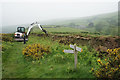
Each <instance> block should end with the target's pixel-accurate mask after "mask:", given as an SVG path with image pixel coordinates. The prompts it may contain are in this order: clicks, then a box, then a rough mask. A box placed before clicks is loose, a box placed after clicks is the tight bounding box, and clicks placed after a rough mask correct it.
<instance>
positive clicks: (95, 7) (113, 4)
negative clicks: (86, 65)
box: [0, 0, 118, 26]
mask: <svg viewBox="0 0 120 80" xmlns="http://www.w3.org/2000/svg"><path fill="white" fill-rule="evenodd" d="M17 1H18V2H17ZM0 6H1V8H2V11H1V10H0V12H2V26H8V25H19V24H31V23H32V22H34V21H39V22H43V21H48V20H53V19H67V18H78V17H85V16H92V15H97V14H103V13H109V12H115V11H117V10H118V0H98V1H97V0H91V1H90V0H85V1H81V0H79V1H78V0H58V2H57V1H55V0H45V1H42V0H40V1H37V0H29V1H28V0H27V1H25V0H16V1H15V0H12V1H11V2H10V1H9V0H4V1H3V2H2V4H1V5H0ZM0 22H1V21H0Z"/></svg>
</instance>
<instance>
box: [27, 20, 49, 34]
mask: <svg viewBox="0 0 120 80" xmlns="http://www.w3.org/2000/svg"><path fill="white" fill-rule="evenodd" d="M34 26H38V27H39V28H40V30H42V31H43V32H44V33H45V34H47V31H46V30H44V29H43V28H42V26H41V25H40V24H39V23H37V22H36V23H32V24H31V26H30V27H29V28H28V31H27V36H28V35H29V33H30V31H31V29H32V28H33V27H34Z"/></svg>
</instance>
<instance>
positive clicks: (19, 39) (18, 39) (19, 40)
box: [14, 38, 28, 42]
mask: <svg viewBox="0 0 120 80" xmlns="http://www.w3.org/2000/svg"><path fill="white" fill-rule="evenodd" d="M14 40H15V41H18V42H22V41H24V39H23V38H15V39H14ZM25 41H28V38H26V39H25Z"/></svg>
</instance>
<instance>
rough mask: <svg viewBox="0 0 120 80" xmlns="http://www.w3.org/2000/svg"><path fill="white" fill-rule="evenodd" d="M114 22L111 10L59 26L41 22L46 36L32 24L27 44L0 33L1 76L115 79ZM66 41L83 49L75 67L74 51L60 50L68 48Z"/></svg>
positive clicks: (119, 57)
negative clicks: (108, 12) (72, 52)
mask: <svg viewBox="0 0 120 80" xmlns="http://www.w3.org/2000/svg"><path fill="white" fill-rule="evenodd" d="M117 23H118V21H117V15H116V13H111V14H104V15H97V16H92V17H86V18H81V19H73V20H69V21H64V22H62V23H60V24H61V25H60V24H59V23H56V25H43V28H44V29H45V30H47V32H48V36H47V35H44V33H43V32H42V31H41V30H40V29H39V28H38V27H34V28H33V29H32V31H31V33H32V34H30V35H29V37H28V42H26V44H23V42H15V41H14V39H13V36H14V34H2V40H0V42H2V44H0V46H1V48H2V51H1V52H2V53H1V54H2V77H3V78H108V77H109V78H118V77H119V75H120V73H119V71H120V64H119V63H120V62H119V61H120V51H119V50H120V49H119V48H118V47H120V46H119V41H120V37H119V36H116V35H118V32H117V29H118V28H117ZM81 25H82V26H81ZM0 35H1V34H0ZM69 44H76V45H77V46H78V47H80V48H82V49H83V52H78V64H77V69H75V68H74V54H69V53H64V52H63V50H64V49H71V48H70V47H69ZM116 47H117V48H116ZM109 48H111V49H110V50H109ZM107 50H108V52H107ZM1 54H0V55H1ZM0 66H1V65H0Z"/></svg>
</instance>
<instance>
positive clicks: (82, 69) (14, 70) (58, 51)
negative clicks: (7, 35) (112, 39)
mask: <svg viewBox="0 0 120 80" xmlns="http://www.w3.org/2000/svg"><path fill="white" fill-rule="evenodd" d="M35 43H40V44H43V45H48V46H50V48H51V53H50V54H48V55H46V56H44V57H45V58H44V59H40V60H39V61H31V60H26V59H25V58H24V56H23V54H22V50H23V48H25V46H27V45H28V44H35ZM3 45H6V46H10V47H9V48H7V49H6V50H4V51H3V53H2V59H3V65H2V67H3V73H2V77H3V78H95V76H94V75H93V74H92V73H91V72H90V70H91V68H92V67H94V66H96V58H95V57H94V56H93V53H95V52H94V50H93V51H92V52H90V51H88V49H87V47H86V46H79V47H81V48H83V52H81V53H80V52H79V53H78V64H77V69H76V70H75V69H74V54H69V53H63V52H62V50H64V49H70V47H69V45H64V44H59V43H58V42H56V41H52V40H51V39H50V38H49V37H38V36H34V35H31V36H30V37H29V41H28V42H27V43H26V44H23V42H12V43H10V42H3Z"/></svg>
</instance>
